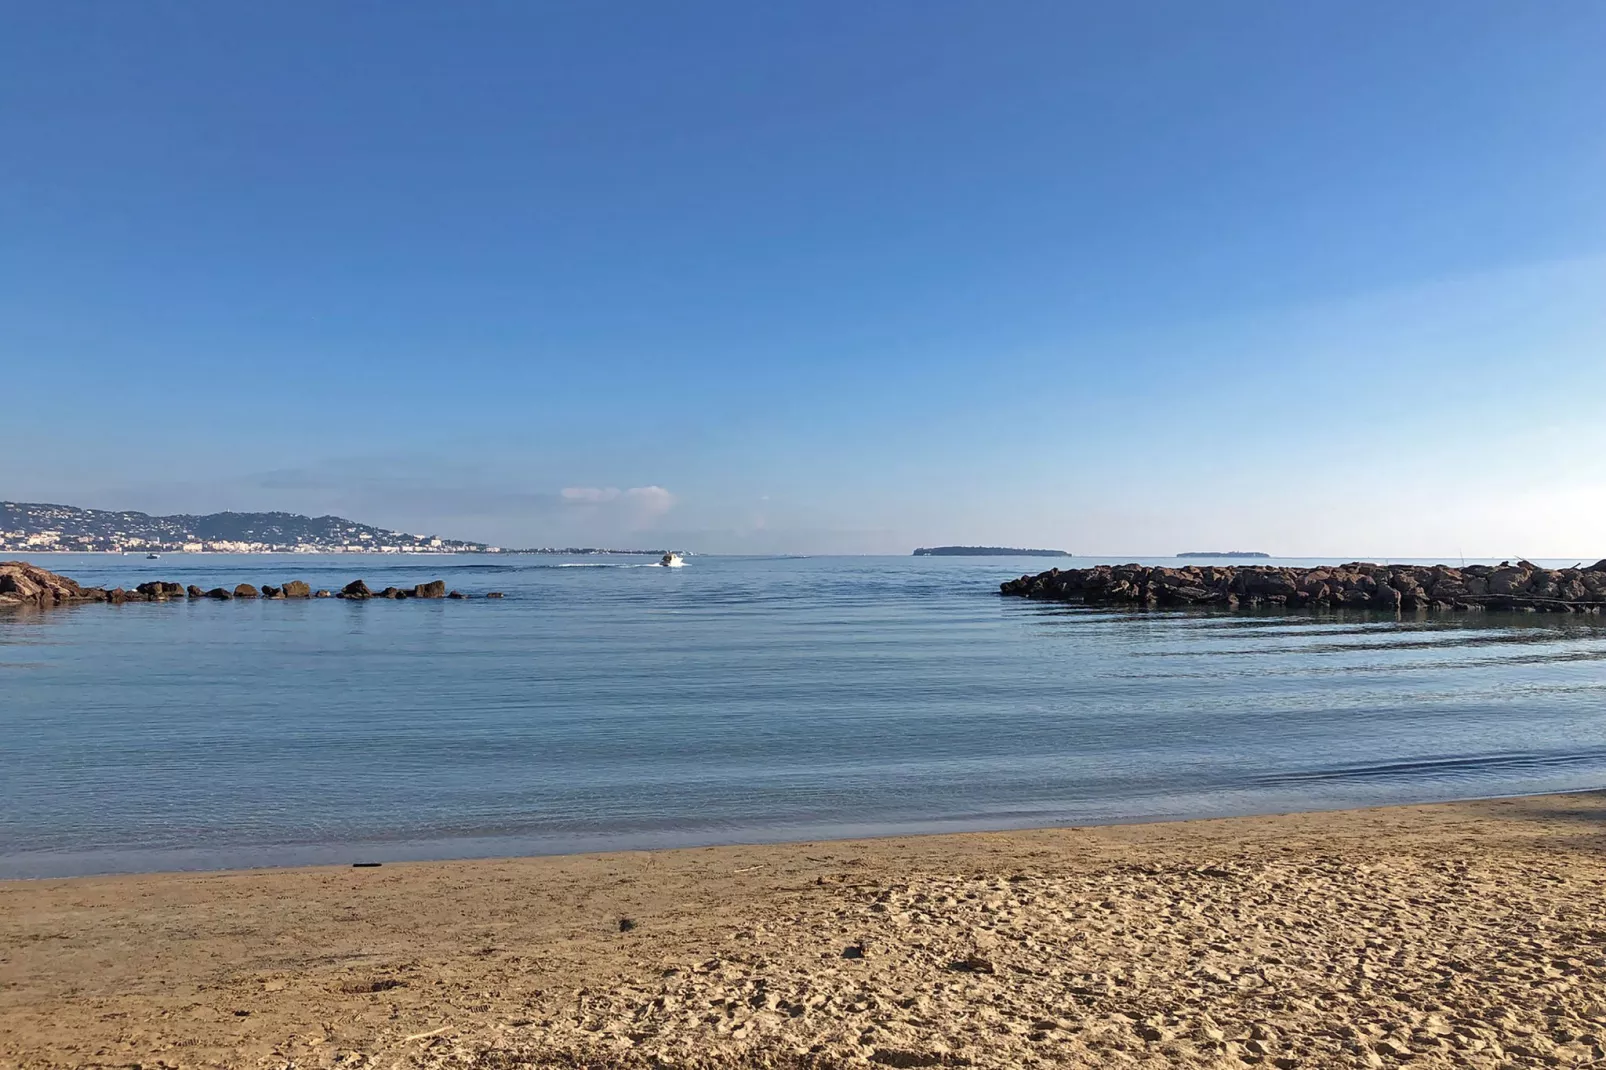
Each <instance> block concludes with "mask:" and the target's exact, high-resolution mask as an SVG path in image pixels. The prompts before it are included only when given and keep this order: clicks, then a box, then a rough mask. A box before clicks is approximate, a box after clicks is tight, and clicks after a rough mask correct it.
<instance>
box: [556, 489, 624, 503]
mask: <svg viewBox="0 0 1606 1070" xmlns="http://www.w3.org/2000/svg"><path fill="white" fill-rule="evenodd" d="M558 494H559V496H560V497H561V498H562V499H563V500H564V501H566V502H572V503H574V504H576V505H599V504H601V503H602V502H611V501H613V500H614V499H616V498H618V497H619V494H620V491H619V488H618V487H564V488H563V489H562V490H561V491H559V492H558Z"/></svg>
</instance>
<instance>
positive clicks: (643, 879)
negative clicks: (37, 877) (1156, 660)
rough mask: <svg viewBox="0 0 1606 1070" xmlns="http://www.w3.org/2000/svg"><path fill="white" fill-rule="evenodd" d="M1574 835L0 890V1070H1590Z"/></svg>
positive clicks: (1167, 841)
mask: <svg viewBox="0 0 1606 1070" xmlns="http://www.w3.org/2000/svg"><path fill="white" fill-rule="evenodd" d="M1603 832H1606V796H1603V795H1599V794H1590V795H1572V796H1557V797H1543V798H1530V799H1521V800H1506V801H1490V802H1481V803H1467V804H1454V805H1445V806H1421V807H1403V808H1394V809H1381V810H1368V811H1351V812H1345V813H1329V814H1304V815H1289V816H1278V817H1263V818H1246V819H1234V820H1223V821H1198V822H1186V823H1176V824H1156V825H1139V826H1121V827H1108V828H1090V829H1062V830H1043V831H1034V832H1018V833H1003V834H988V835H960V836H933V837H919V838H907V839H891V840H871V841H858V842H839V843H813V844H794V845H779V846H763V847H730V848H717V849H708V850H682V851H665V852H657V853H640V854H608V855H590V856H575V857H559V858H531V859H513V860H494V861H469V862H441V863H414V864H405V865H386V866H384V867H383V868H379V869H351V868H315V869H300V870H258V871H247V872H229V873H208V874H155V875H143V876H125V877H96V878H85V879H73V880H52V881H34V882H12V883H8V884H0V1066H5V1067H23V1066H26V1067H58V1066H122V1067H127V1066H140V1067H144V1068H147V1070H149V1068H152V1067H200V1066H226V1067H272V1068H275V1070H284V1068H287V1067H326V1066H339V1067H383V1068H391V1067H415V1066H416V1067H484V1068H511V1067H519V1066H623V1067H647V1066H668V1065H673V1066H707V1067H742V1066H798V1067H802V1066H815V1067H836V1066H868V1067H875V1066H893V1067H899V1066H965V1065H968V1066H975V1067H1016V1066H1023V1067H1030V1066H1124V1065H1146V1066H1169V1065H1188V1066H1192V1065H1199V1066H1237V1065H1243V1064H1259V1065H1264V1066H1274V1067H1279V1068H1287V1067H1316V1066H1392V1065H1395V1064H1402V1063H1409V1065H1410V1066H1412V1067H1430V1066H1478V1067H1505V1066H1527V1065H1532V1066H1557V1065H1560V1066H1567V1065H1588V1064H1589V1063H1590V1062H1592V1061H1596V1062H1600V1061H1601V1060H1602V1059H1603V1056H1606V900H1603V896H1602V892H1603V890H1606V835H1603ZM626 919H628V920H626ZM1601 1065H1603V1066H1606V1062H1601Z"/></svg>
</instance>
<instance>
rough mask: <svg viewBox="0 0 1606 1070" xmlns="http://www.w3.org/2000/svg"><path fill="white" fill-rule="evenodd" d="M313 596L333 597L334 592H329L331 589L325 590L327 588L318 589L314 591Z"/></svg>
mask: <svg viewBox="0 0 1606 1070" xmlns="http://www.w3.org/2000/svg"><path fill="white" fill-rule="evenodd" d="M312 597H314V598H333V597H334V594H333V593H331V592H329V591H325V590H317V591H314V592H313V593H312Z"/></svg>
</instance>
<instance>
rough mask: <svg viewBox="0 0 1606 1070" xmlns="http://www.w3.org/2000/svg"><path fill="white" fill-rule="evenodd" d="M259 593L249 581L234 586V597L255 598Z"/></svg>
mask: <svg viewBox="0 0 1606 1070" xmlns="http://www.w3.org/2000/svg"><path fill="white" fill-rule="evenodd" d="M260 593H261V592H260V591H258V590H257V589H256V588H255V587H253V586H251V585H250V584H249V583H242V584H240V585H239V586H237V587H235V588H234V597H236V598H255V597H256V596H257V595H258V594H260Z"/></svg>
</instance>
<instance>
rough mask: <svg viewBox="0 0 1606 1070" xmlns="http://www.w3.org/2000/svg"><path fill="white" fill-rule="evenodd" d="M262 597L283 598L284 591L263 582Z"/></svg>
mask: <svg viewBox="0 0 1606 1070" xmlns="http://www.w3.org/2000/svg"><path fill="white" fill-rule="evenodd" d="M262 597H263V598H283V597H284V592H283V591H282V590H280V589H279V588H277V587H275V586H274V585H273V584H271V583H264V584H263V585H262Z"/></svg>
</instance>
